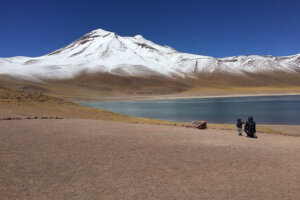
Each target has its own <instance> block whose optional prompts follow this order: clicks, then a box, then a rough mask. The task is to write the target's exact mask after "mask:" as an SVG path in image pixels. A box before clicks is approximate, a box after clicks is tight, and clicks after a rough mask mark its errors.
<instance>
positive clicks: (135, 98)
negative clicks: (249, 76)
mask: <svg viewBox="0 0 300 200" xmlns="http://www.w3.org/2000/svg"><path fill="white" fill-rule="evenodd" d="M297 95H300V93H268V94H251V93H247V94H220V95H187V96H182V95H174V96H173V95H149V96H117V97H113V96H108V97H100V98H86V99H81V98H80V99H77V98H70V99H68V100H71V101H72V102H74V103H76V104H81V103H85V102H89V103H90V102H109V101H114V102H119V101H120V102H121V101H150V100H151V101H152V100H177V99H211V98H234V97H270V96H297Z"/></svg>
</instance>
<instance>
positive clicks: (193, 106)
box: [81, 95, 300, 125]
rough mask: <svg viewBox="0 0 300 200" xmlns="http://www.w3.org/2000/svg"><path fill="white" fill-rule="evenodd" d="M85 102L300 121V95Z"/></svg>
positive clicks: (192, 116) (181, 114) (190, 116)
mask: <svg viewBox="0 0 300 200" xmlns="http://www.w3.org/2000/svg"><path fill="white" fill-rule="evenodd" d="M81 105H85V106H90V107H94V108H101V109H104V110H109V111H112V112H116V113H120V114H125V115H130V116H137V117H146V118H154V119H163V120H171V121H183V122H189V121H192V120H206V121H207V122H209V123H236V119H237V118H242V119H243V120H246V119H247V118H248V116H249V115H251V116H253V117H254V120H255V121H256V122H257V123H259V124H295V125H296V124H297V125H299V124H300V95H295V96H259V97H224V98H198V99H176V100H151V101H119V102H84V103H81Z"/></svg>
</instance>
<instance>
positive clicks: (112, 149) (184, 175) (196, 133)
mask: <svg viewBox="0 0 300 200" xmlns="http://www.w3.org/2000/svg"><path fill="white" fill-rule="evenodd" d="M258 136H259V139H249V138H246V137H239V136H237V135H236V133H235V132H233V131H222V130H213V129H208V130H204V131H200V130H195V129H189V128H184V127H172V126H159V125H138V124H126V123H116V122H107V121H99V120H80V119H61V120H47V119H45V120H40V119H38V120H15V121H0V199H38V200H41V199H101V200H105V199H130V200H132V199H164V200H165V199H172V200H173V199H214V200H216V199H222V200H224V199H237V200H243V199H255V200H259V199H272V200H276V199H280V200H282V199H299V196H300V170H299V169H300V154H299V152H300V138H299V137H297V138H296V137H288V136H278V135H269V134H260V135H258Z"/></svg>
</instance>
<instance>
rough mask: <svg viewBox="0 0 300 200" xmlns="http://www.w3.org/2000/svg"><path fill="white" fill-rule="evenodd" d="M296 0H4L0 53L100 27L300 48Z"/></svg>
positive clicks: (215, 52) (224, 45)
mask: <svg viewBox="0 0 300 200" xmlns="http://www.w3.org/2000/svg"><path fill="white" fill-rule="evenodd" d="M299 10H300V1H295V0H285V1H284V0H281V1H279V0H273V1H271V0H268V1H267V0H260V1H258V0H251V1H250V0H248V1H247V0H215V1H214V0H202V1H201V0H198V1H196V0H184V1H177V0H170V1H169V0H165V1H164V0H160V1H159V0H147V1H142V0H123V1H122V0H105V1H102V0H98V1H96V0H82V1H81V0H73V1H66V0H57V1H55V0H48V1H46V0H1V3H0V57H11V56H20V55H23V56H40V55H43V54H46V53H49V52H51V51H54V50H56V49H58V48H60V47H63V46H65V45H67V44H69V43H70V42H72V41H74V40H75V39H77V38H79V37H81V36H82V35H84V34H86V33H88V32H89V31H92V30H94V29H97V28H102V29H105V30H108V31H112V32H116V33H117V34H119V35H121V36H134V35H137V34H141V35H143V36H144V37H145V38H147V39H149V40H151V41H153V42H155V43H158V44H161V45H165V44H166V45H169V46H172V47H174V48H175V49H177V50H178V51H181V52H187V53H194V54H201V55H208V56H214V57H226V56H234V55H248V54H262V55H276V56H283V55H291V54H296V53H300V11H299Z"/></svg>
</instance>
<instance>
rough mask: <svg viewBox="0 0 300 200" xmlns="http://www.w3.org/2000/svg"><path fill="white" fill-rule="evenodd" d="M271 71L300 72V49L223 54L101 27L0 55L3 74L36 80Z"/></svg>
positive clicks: (0, 70)
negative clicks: (54, 46) (24, 52)
mask: <svg viewBox="0 0 300 200" xmlns="http://www.w3.org/2000/svg"><path fill="white" fill-rule="evenodd" d="M268 71H284V72H299V71H300V54H297V55H293V56H285V57H274V56H257V55H250V56H235V57H227V58H221V59H218V58H213V57H208V56H201V55H193V54H187V53H180V52H178V51H176V50H175V49H173V48H171V47H168V46H160V45H157V44H155V43H153V42H151V41H149V40H146V39H145V38H143V37H142V36H141V35H137V36H134V37H121V36H118V35H116V34H115V33H112V32H108V31H105V30H102V29H98V30H94V31H92V32H90V33H88V34H86V35H84V36H83V37H81V38H79V39H78V40H76V41H74V42H72V43H71V44H69V45H67V46H66V47H63V48H61V49H58V50H56V51H54V52H52V53H49V54H47V55H44V56H41V57H34V58H30V57H12V58H0V75H9V76H12V77H14V78H17V79H23V80H30V81H41V80H42V81H45V80H47V79H70V78H74V77H76V76H78V75H80V74H82V73H87V74H93V73H108V74H112V75H118V76H125V77H153V76H155V77H162V78H163V77H165V78H170V77H172V78H174V77H197V76H198V75H199V74H202V73H215V72H226V73H233V74H244V73H247V72H255V73H256V72H268Z"/></svg>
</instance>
